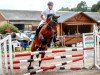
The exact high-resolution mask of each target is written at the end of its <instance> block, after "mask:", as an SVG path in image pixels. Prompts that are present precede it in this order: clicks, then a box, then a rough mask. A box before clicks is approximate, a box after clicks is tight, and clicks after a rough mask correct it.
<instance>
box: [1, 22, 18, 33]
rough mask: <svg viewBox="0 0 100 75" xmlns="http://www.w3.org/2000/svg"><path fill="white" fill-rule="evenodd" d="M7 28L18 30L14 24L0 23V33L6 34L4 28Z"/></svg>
mask: <svg viewBox="0 0 100 75" xmlns="http://www.w3.org/2000/svg"><path fill="white" fill-rule="evenodd" d="M7 28H9V29H10V30H11V32H19V30H18V28H17V27H15V26H14V25H12V24H10V23H4V24H0V33H1V34H6V33H7V32H6V31H5V30H6V29H7Z"/></svg>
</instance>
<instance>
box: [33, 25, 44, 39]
mask: <svg viewBox="0 0 100 75" xmlns="http://www.w3.org/2000/svg"><path fill="white" fill-rule="evenodd" d="M42 26H43V24H42V25H40V26H39V27H38V28H37V30H36V33H35V37H34V39H36V38H37V36H38V34H39V32H40V30H41V28H42Z"/></svg>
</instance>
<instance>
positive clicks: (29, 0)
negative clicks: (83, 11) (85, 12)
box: [0, 0, 100, 11]
mask: <svg viewBox="0 0 100 75" xmlns="http://www.w3.org/2000/svg"><path fill="white" fill-rule="evenodd" d="M49 1H52V2H54V10H56V11H57V10H59V9H60V8H61V7H69V8H73V7H76V6H77V4H78V3H80V2H81V0H0V9H12V10H37V11H40V10H41V11H42V10H45V9H46V8H47V3H48V2H49ZM82 1H85V2H86V3H87V5H88V6H89V7H91V6H92V5H93V4H95V3H97V2H98V1H100V0H82Z"/></svg>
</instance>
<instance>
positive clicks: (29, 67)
mask: <svg viewBox="0 0 100 75" xmlns="http://www.w3.org/2000/svg"><path fill="white" fill-rule="evenodd" d="M33 57H34V55H31V58H30V60H31V59H33ZM31 64H32V62H31V61H30V64H29V66H28V70H30V69H31V68H32V66H31Z"/></svg>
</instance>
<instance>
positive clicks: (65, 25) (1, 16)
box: [0, 10, 100, 44]
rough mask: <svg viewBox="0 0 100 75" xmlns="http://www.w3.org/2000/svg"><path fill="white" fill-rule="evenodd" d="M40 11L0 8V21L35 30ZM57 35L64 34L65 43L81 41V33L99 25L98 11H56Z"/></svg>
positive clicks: (19, 27)
mask: <svg viewBox="0 0 100 75" xmlns="http://www.w3.org/2000/svg"><path fill="white" fill-rule="evenodd" d="M40 14H41V11H28V10H0V22H10V23H11V24H13V25H14V26H16V27H18V29H19V30H36V28H37V26H38V25H39V22H40V21H41V19H40ZM57 15H60V17H59V19H58V22H59V24H58V26H57V35H58V36H62V35H66V39H65V43H66V44H73V43H76V42H81V41H82V33H87V32H92V31H93V25H97V26H98V27H100V13H99V12H72V11H66V12H64V11H58V12H57Z"/></svg>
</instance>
